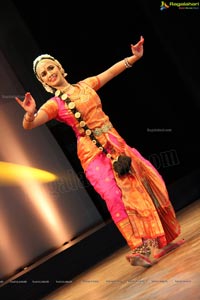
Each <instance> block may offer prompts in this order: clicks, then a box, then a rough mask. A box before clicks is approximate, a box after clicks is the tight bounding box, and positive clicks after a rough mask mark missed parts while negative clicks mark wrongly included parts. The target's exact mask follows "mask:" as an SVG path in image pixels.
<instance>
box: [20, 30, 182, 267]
mask: <svg viewBox="0 0 200 300" xmlns="http://www.w3.org/2000/svg"><path fill="white" fill-rule="evenodd" d="M143 44H144V38H143V37H142V36H141V37H140V40H139V41H138V42H137V43H136V44H135V45H131V51H132V55H131V56H129V57H128V58H125V59H123V60H121V61H119V62H117V63H115V64H114V65H113V66H111V67H110V68H108V69H107V70H106V71H104V72H102V73H100V74H99V75H97V76H91V77H88V78H86V79H84V80H81V81H79V82H77V83H76V84H70V83H69V82H68V81H67V80H66V78H65V77H66V75H67V74H66V73H65V71H64V69H63V67H62V65H61V64H60V62H59V61H58V60H56V59H55V58H54V57H53V56H51V55H48V54H42V55H40V56H38V57H37V58H36V59H35V60H34V63H33V69H34V73H35V75H36V77H37V79H38V80H39V81H40V82H41V83H42V84H43V86H44V88H45V89H46V90H47V91H48V92H51V93H54V96H53V97H51V98H50V99H49V100H47V101H46V102H45V103H44V104H43V105H42V106H41V107H40V108H39V110H38V111H37V113H35V111H36V102H35V100H34V99H33V97H32V96H31V94H30V93H26V95H25V98H24V100H23V101H21V100H20V99H19V98H16V100H17V102H18V103H19V104H20V105H21V107H22V108H23V109H24V110H25V111H26V113H25V116H24V119H23V127H24V129H26V130H30V129H32V128H35V127H37V126H41V125H42V124H44V123H46V122H48V121H50V120H52V119H56V120H58V121H60V122H63V123H65V124H66V125H68V126H70V127H71V128H72V130H73V131H74V133H75V135H76V138H77V155H78V157H79V159H80V163H81V165H82V168H83V170H84V172H85V175H86V177H87V179H88V180H89V182H90V183H91V184H92V186H93V187H94V189H95V190H96V191H97V192H98V193H99V194H100V196H101V197H102V199H103V200H104V201H105V202H106V205H107V208H108V210H109V212H110V215H111V218H112V219H113V221H114V223H115V224H116V226H117V228H118V229H119V231H120V232H121V234H122V235H123V237H124V238H125V240H126V241H127V244H128V246H129V247H130V249H131V253H130V254H128V255H127V256H126V258H127V260H128V261H129V262H130V263H131V264H132V265H135V266H143V267H149V266H151V265H152V261H151V259H150V255H151V252H153V255H154V257H156V258H158V257H161V256H162V255H164V254H165V253H167V252H168V251H170V250H172V249H174V248H176V247H178V246H179V245H180V244H181V243H182V241H179V242H177V243H171V242H172V241H173V240H174V239H175V238H176V237H177V236H178V235H179V234H180V225H179V223H178V221H177V219H176V215H175V212H174V209H173V207H172V205H171V202H170V199H169V196H168V192H167V189H166V186H165V183H164V180H163V179H162V177H161V175H160V174H159V173H158V171H157V170H156V169H155V167H154V166H153V165H152V164H151V163H150V162H149V161H148V160H146V159H145V158H144V157H143V156H142V155H141V154H140V153H139V152H138V151H137V150H136V149H135V148H132V147H130V146H129V145H127V143H126V141H125V140H124V139H123V138H122V137H121V136H120V135H119V133H118V132H117V131H116V129H115V128H114V127H113V125H112V123H111V121H110V119H109V117H108V116H107V114H105V113H104V111H103V109H102V103H101V99H100V97H99V95H98V93H97V91H98V90H99V89H100V88H101V87H102V86H104V85H105V84H106V83H107V82H108V81H110V80H111V79H112V78H114V77H115V76H117V75H118V74H120V73H121V72H123V71H124V70H126V69H128V68H130V67H132V66H133V64H134V63H135V62H136V61H137V60H138V59H140V58H141V57H142V56H143ZM124 158H125V162H124V160H123V159H124ZM156 249H157V250H156ZM159 249H161V251H159ZM156 251H157V253H156Z"/></svg>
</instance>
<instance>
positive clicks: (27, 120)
mask: <svg viewBox="0 0 200 300" xmlns="http://www.w3.org/2000/svg"><path fill="white" fill-rule="evenodd" d="M26 115H27V112H26V113H25V115H24V120H25V121H26V122H33V120H34V119H35V117H36V116H37V112H35V113H34V115H33V118H32V119H27V118H26Z"/></svg>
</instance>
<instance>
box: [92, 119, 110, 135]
mask: <svg viewBox="0 0 200 300" xmlns="http://www.w3.org/2000/svg"><path fill="white" fill-rule="evenodd" d="M112 127H113V126H112V124H111V123H110V122H109V123H106V124H104V125H103V126H101V127H97V128H95V129H94V130H92V132H93V133H94V135H97V136H99V135H101V134H102V133H105V132H108V131H109V130H110V129H111V128H112Z"/></svg>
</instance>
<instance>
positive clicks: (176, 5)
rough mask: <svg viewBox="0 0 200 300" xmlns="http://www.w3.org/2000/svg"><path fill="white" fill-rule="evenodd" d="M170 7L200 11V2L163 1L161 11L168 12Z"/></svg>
mask: <svg viewBox="0 0 200 300" xmlns="http://www.w3.org/2000/svg"><path fill="white" fill-rule="evenodd" d="M170 7H174V8H177V9H190V10H191V9H195V10H197V9H199V2H172V1H171V2H169V3H166V2H165V1H161V5H160V10H162V11H163V10H166V9H168V8H170Z"/></svg>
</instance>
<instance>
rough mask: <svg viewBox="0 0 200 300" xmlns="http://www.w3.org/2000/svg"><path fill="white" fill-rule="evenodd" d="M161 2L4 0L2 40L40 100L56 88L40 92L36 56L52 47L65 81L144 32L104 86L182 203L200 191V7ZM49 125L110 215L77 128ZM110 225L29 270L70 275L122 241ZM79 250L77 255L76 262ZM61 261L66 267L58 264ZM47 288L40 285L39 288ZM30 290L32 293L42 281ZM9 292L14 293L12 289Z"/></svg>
mask: <svg viewBox="0 0 200 300" xmlns="http://www.w3.org/2000/svg"><path fill="white" fill-rule="evenodd" d="M160 5H161V1H160V2H159V1H157V3H152V1H149V0H146V1H145V0H134V1H123V2H117V3H115V2H114V3H109V2H103V1H101V2H91V1H89V2H87V1H85V2H78V3H77V2H69V1H59V2H55V1H54V2H51V3H50V2H49V1H46V0H44V1H25V2H24V1H23V2H22V1H16V0H12V1H11V0H8V1H6V2H2V3H1V5H0V7H1V9H0V34H1V36H0V37H1V38H0V46H1V52H2V53H3V55H4V56H5V58H6V60H7V62H8V63H9V65H10V66H11V68H12V69H13V71H14V73H15V74H16V76H17V78H18V79H19V82H20V83H21V85H22V87H23V89H24V90H25V91H30V92H31V93H32V95H33V96H34V98H35V99H36V101H37V104H38V105H37V106H38V108H39V106H40V105H41V104H42V103H44V102H45V101H46V100H47V99H48V98H49V97H51V94H48V93H46V91H44V89H43V87H42V85H41V84H40V83H39V82H38V81H37V79H36V78H35V76H34V74H33V70H32V62H33V60H34V59H35V58H36V57H37V56H38V55H40V54H43V53H48V54H51V55H53V56H54V57H55V58H57V59H58V60H59V61H60V62H61V63H62V65H63V67H64V69H65V71H66V72H67V73H68V80H69V82H70V83H75V82H76V81H79V80H81V79H84V78H86V77H88V76H93V75H97V74H98V73H100V72H102V71H104V70H105V69H106V68H108V67H110V66H111V65H112V64H114V63H115V62H117V61H118V60H121V59H123V58H124V57H126V56H129V55H130V54H131V51H130V44H131V43H133V44H134V43H136V42H137V41H138V40H139V38H140V35H143V36H144V38H145V44H144V56H143V58H142V59H141V60H139V61H138V62H137V63H136V64H135V65H134V67H133V68H132V69H128V70H126V71H125V72H123V73H122V74H120V75H119V76H118V77H116V78H114V79H113V80H112V81H111V82H109V83H108V84H107V85H106V86H104V87H103V88H102V89H101V90H100V91H99V95H100V96H101V99H102V104H103V108H104V111H105V112H106V113H107V114H108V115H109V116H110V119H111V121H112V123H113V125H114V126H115V128H116V129H117V130H118V132H119V133H120V134H121V135H122V137H123V138H124V139H125V140H126V141H127V143H128V144H129V145H130V146H132V147H135V148H136V149H137V150H139V151H140V153H141V154H142V155H143V156H144V157H146V158H147V159H149V160H150V161H151V162H152V163H153V164H154V165H155V167H156V168H157V169H158V171H159V172H160V174H161V175H162V176H163V178H164V180H165V182H166V184H167V187H168V189H169V192H170V196H171V200H172V204H173V205H174V207H175V210H179V209H180V208H182V207H184V206H185V205H187V204H189V203H190V202H192V201H194V200H196V199H197V198H198V197H199V195H200V190H199V186H200V184H199V174H200V159H199V153H200V144H199V113H200V111H199V110H200V102H199V99H200V97H199V96H200V92H199V53H200V51H199V50H200V49H199V48H200V46H199V20H200V19H199V10H192V9H190V10H179V9H178V8H177V7H176V8H175V7H174V8H173V7H170V8H169V9H166V10H163V11H161V10H160ZM16 10H17V13H18V14H16ZM2 84H3V83H2ZM11 92H12V91H11ZM21 97H23V95H21ZM13 101H14V100H13ZM47 126H48V128H49V130H50V132H51V133H52V134H53V136H54V137H55V139H56V141H57V142H58V143H59V145H60V146H61V149H62V150H63V153H65V155H66V156H67V158H68V160H69V161H70V162H71V164H72V166H73V168H74V170H75V171H76V172H77V174H78V176H79V177H80V178H81V180H82V182H84V185H85V188H86V190H87V191H88V193H89V194H90V196H91V199H92V201H93V202H94V203H95V204H96V207H97V208H98V210H99V211H100V213H101V215H102V217H103V218H104V219H105V220H107V219H109V213H108V211H107V209H106V207H105V205H104V202H103V201H102V199H101V198H100V196H99V195H98V194H96V192H95V191H94V190H93V188H92V187H91V186H90V185H89V183H88V182H87V180H86V179H85V177H84V175H83V172H82V168H81V166H80V163H79V161H78V159H77V156H76V140H75V136H74V134H73V132H72V131H71V129H70V128H68V127H67V126H66V125H64V124H61V123H58V122H56V121H51V122H49V123H48V124H47ZM2 145H3V144H2ZM33 146H34V147H40V145H36V144H34V145H33ZM47 155H48V154H47ZM55 155H56V154H55ZM112 225H113V224H106V226H104V227H103V228H102V229H101V230H98V231H97V233H96V234H94V235H92V234H91V235H90V236H89V237H88V238H86V239H84V240H82V241H79V242H78V243H76V244H75V245H74V246H73V247H69V248H68V249H66V250H65V251H62V252H61V253H60V255H56V256H55V257H53V259H51V260H50V259H49V260H48V262H47V263H46V264H44V263H43V264H41V265H40V268H38V269H35V270H33V272H35V273H36V274H37V275H35V273H32V272H30V271H29V272H28V273H27V274H25V275H27V276H29V278H34V276H35V277H36V278H40V276H43V275H44V274H48V275H47V276H54V277H55V278H57V277H58V275H57V274H59V276H60V274H62V276H63V278H65V277H64V276H66V277H67V276H68V279H69V278H72V277H73V276H75V275H77V274H79V273H80V272H81V271H83V270H84V269H86V268H88V267H89V266H90V265H92V264H94V263H96V262H97V261H98V259H99V258H101V259H102V257H103V256H107V255H109V254H110V253H112V251H114V250H115V249H116V248H117V247H119V246H121V245H122V244H123V242H124V241H121V235H119V233H118V231H117V229H116V228H115V226H112ZM111 237H112V238H111ZM88 240H89V241H88ZM102 241H104V243H102ZM102 247H104V248H102ZM106 247H107V248H106ZM82 248H83V249H84V250H83V251H82ZM80 249H81V251H80ZM80 254H81V256H80ZM77 255H78V257H80V258H81V263H80V264H77V265H76V268H75V264H74V262H76V259H77ZM87 255H89V256H90V260H88V257H87ZM61 265H62V266H65V267H63V268H60V266H61ZM50 270H53V272H50ZM66 270H67V271H68V273H67V274H65V275H64V273H62V272H65V273H66ZM29 274H30V275H29ZM25 275H24V276H25ZM56 276H57V277H56ZM25 278H26V277H25ZM9 288H10V286H8V290H7V293H8V292H9V291H10V290H9ZM45 288H46V287H44V286H42V285H38V286H37V289H38V290H40V291H38V293H39V292H41V290H42V292H44V291H43V290H44V289H45ZM48 288H49V289H53V288H54V287H52V286H48ZM1 291H2V293H3V291H4V290H3V289H2V288H1ZM31 291H35V293H36V287H35V286H34V287H32V289H31ZM11 292H12V294H13V295H15V291H11ZM11 292H10V293H11ZM17 292H18V293H19V294H20V292H19V291H17ZM45 292H47V291H45ZM23 293H24V294H26V293H27V295H28V296H27V298H26V297H21V298H20V297H17V299H31V300H32V299H34V300H35V299H38V298H34V295H32V298H31V295H30V290H29V286H28V285H26V287H24V286H23ZM11 299H13V298H11ZM9 300H10V299H9Z"/></svg>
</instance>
